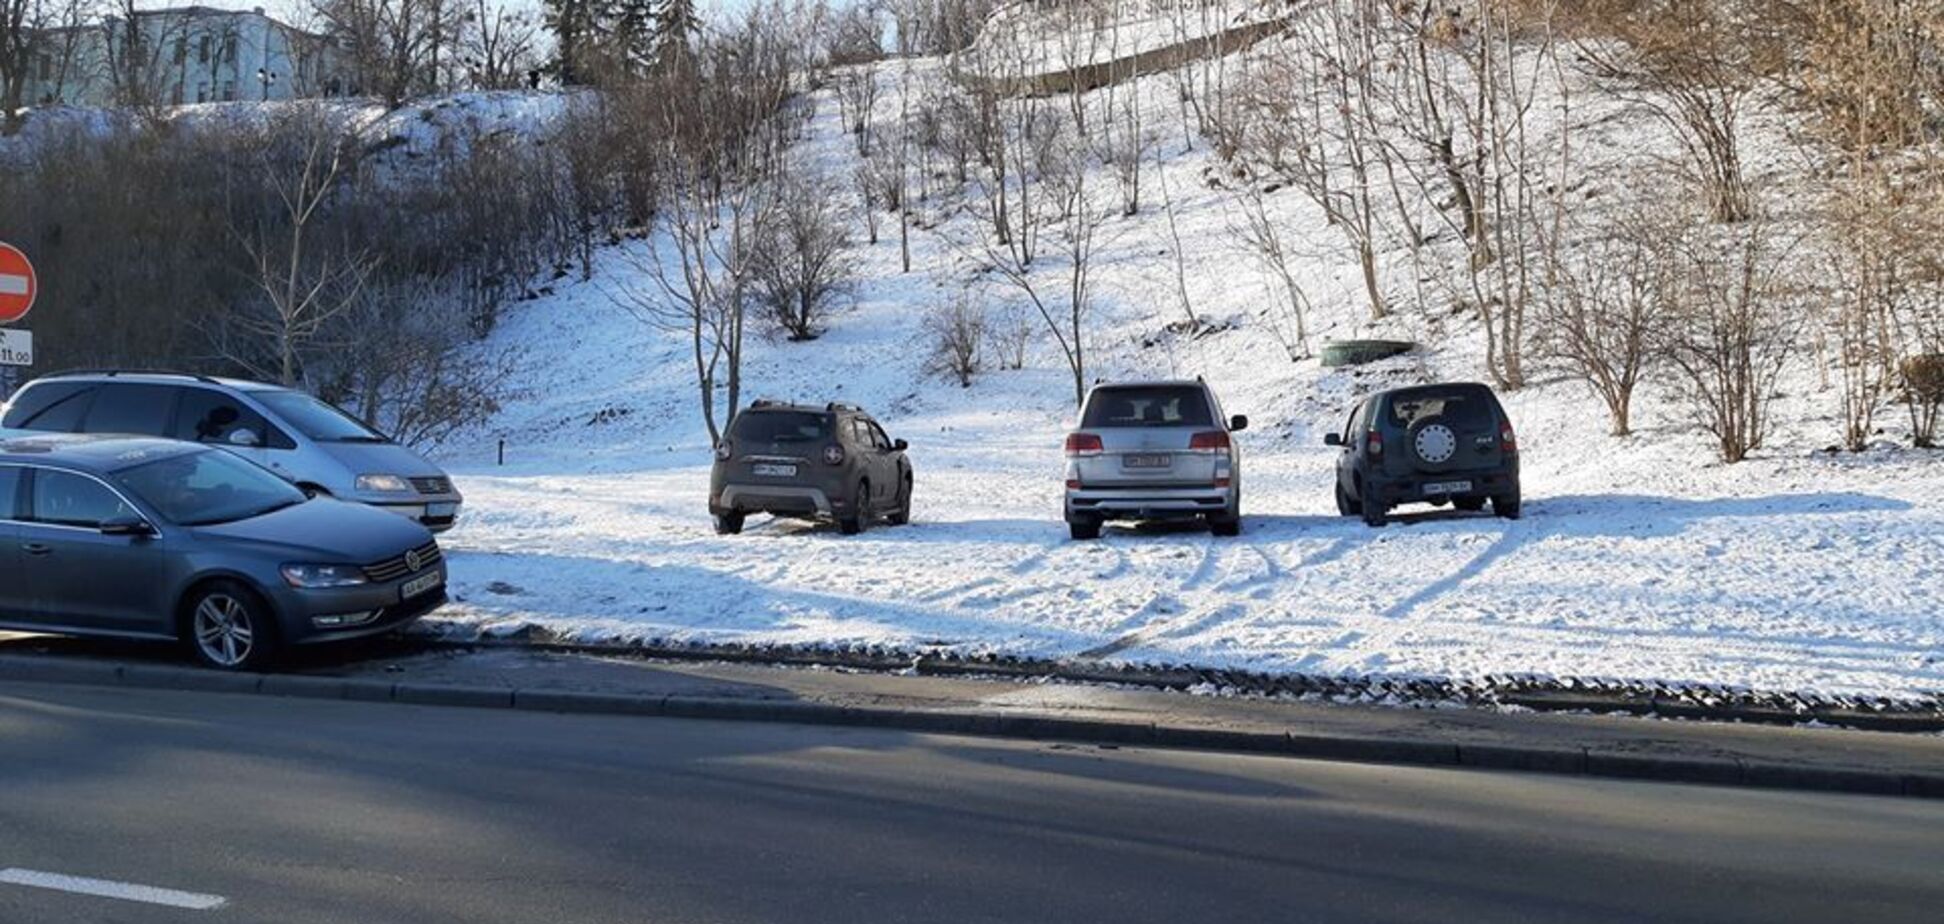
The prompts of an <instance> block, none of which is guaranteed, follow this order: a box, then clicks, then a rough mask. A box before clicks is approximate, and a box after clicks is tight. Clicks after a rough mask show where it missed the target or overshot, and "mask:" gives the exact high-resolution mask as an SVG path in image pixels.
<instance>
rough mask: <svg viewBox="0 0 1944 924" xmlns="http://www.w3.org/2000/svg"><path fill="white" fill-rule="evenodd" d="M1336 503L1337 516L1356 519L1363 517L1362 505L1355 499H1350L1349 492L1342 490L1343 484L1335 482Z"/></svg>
mask: <svg viewBox="0 0 1944 924" xmlns="http://www.w3.org/2000/svg"><path fill="white" fill-rule="evenodd" d="M1336 502H1337V515H1338V516H1346V517H1356V516H1362V515H1363V504H1361V503H1359V502H1358V501H1357V499H1356V498H1354V497H1351V496H1350V492H1348V491H1345V490H1344V489H1343V482H1341V481H1339V482H1337V486H1336Z"/></svg>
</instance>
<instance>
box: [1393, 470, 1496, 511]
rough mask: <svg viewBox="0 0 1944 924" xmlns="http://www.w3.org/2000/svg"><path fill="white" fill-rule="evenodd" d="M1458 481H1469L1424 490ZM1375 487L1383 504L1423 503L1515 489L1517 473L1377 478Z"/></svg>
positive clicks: (1444, 474) (1492, 471)
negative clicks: (1462, 486) (1458, 487)
mask: <svg viewBox="0 0 1944 924" xmlns="http://www.w3.org/2000/svg"><path fill="white" fill-rule="evenodd" d="M1461 481H1462V482H1470V483H1471V486H1470V487H1469V488H1466V489H1463V490H1429V491H1427V490H1426V488H1427V487H1434V486H1438V485H1451V484H1453V483H1456V482H1461ZM1375 487H1376V489H1377V490H1376V491H1375V492H1374V493H1375V494H1376V495H1377V497H1378V499H1380V500H1381V501H1382V502H1384V503H1386V504H1412V503H1424V502H1426V501H1436V500H1446V499H1449V498H1454V497H1498V496H1501V495H1506V494H1514V493H1517V492H1518V490H1519V473H1518V472H1517V471H1516V470H1513V471H1506V470H1504V469H1491V470H1488V471H1473V472H1442V473H1438V474H1433V475H1411V476H1408V477H1404V478H1397V479H1387V480H1385V481H1380V482H1378V483H1377V484H1376V485H1375Z"/></svg>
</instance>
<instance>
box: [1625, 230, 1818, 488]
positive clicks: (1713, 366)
mask: <svg viewBox="0 0 1944 924" xmlns="http://www.w3.org/2000/svg"><path fill="white" fill-rule="evenodd" d="M1669 233H1670V235H1678V239H1677V240H1676V242H1675V244H1674V245H1673V246H1674V258H1673V259H1674V264H1673V272H1674V273H1675V274H1676V275H1675V277H1674V279H1673V282H1672V284H1671V285H1670V286H1669V287H1668V289H1667V294H1668V300H1669V310H1670V318H1669V321H1668V325H1667V326H1666V328H1665V329H1664V330H1663V332H1662V335H1661V336H1660V337H1659V338H1657V339H1658V340H1659V345H1660V347H1661V348H1662V349H1663V350H1664V351H1665V352H1666V354H1667V356H1668V358H1669V360H1670V361H1672V362H1673V363H1674V365H1675V367H1676V368H1677V369H1679V370H1680V371H1681V373H1682V378H1683V380H1684V385H1685V388H1684V389H1683V393H1684V397H1685V398H1686V399H1687V401H1688V403H1689V404H1690V405H1691V406H1692V407H1693V409H1694V412H1695V417H1696V419H1697V420H1698V421H1699V422H1700V424H1701V426H1702V428H1703V429H1705V430H1706V431H1707V432H1708V433H1709V434H1711V435H1713V436H1714V437H1715V440H1716V443H1717V447H1718V449H1719V451H1720V455H1721V459H1722V461H1724V462H1730V463H1733V462H1740V461H1742V460H1743V459H1745V458H1747V457H1748V454H1749V453H1750V452H1752V451H1754V450H1756V449H1758V448H1760V447H1761V446H1762V442H1763V440H1764V438H1765V437H1766V436H1767V435H1768V424H1769V408H1770V405H1771V403H1772V402H1773V400H1774V398H1775V395H1776V389H1777V382H1778V379H1779V378H1780V377H1781V373H1782V369H1783V366H1784V365H1785V364H1786V363H1787V362H1788V360H1789V358H1790V357H1791V355H1792V354H1793V353H1794V351H1795V349H1796V348H1797V343H1798V337H1799V336H1800V334H1801V330H1802V317H1801V313H1800V311H1799V308H1798V306H1796V305H1794V304H1791V303H1790V298H1789V296H1790V292H1789V290H1788V288H1787V286H1786V284H1785V280H1784V278H1783V267H1784V266H1785V263H1786V259H1787V257H1788V250H1789V249H1790V248H1788V247H1786V246H1785V245H1784V244H1783V243H1782V242H1781V241H1779V240H1778V239H1777V236H1778V235H1777V232H1776V231H1775V230H1774V229H1773V228H1772V227H1770V226H1768V225H1767V224H1766V223H1763V222H1746V223H1744V225H1743V227H1741V228H1740V229H1738V230H1735V231H1731V232H1728V233H1727V234H1725V235H1721V234H1710V233H1707V231H1706V230H1705V229H1694V228H1690V229H1685V230H1684V231H1683V230H1681V229H1670V230H1669Z"/></svg>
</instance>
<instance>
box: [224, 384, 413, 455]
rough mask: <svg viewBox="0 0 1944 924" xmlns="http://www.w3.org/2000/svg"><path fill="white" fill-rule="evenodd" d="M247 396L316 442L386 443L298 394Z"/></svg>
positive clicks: (349, 419)
mask: <svg viewBox="0 0 1944 924" xmlns="http://www.w3.org/2000/svg"><path fill="white" fill-rule="evenodd" d="M251 397H253V398H255V399H257V400H258V401H261V402H263V403H264V404H267V405H269V406H270V409H271V410H273V411H275V412H277V416H279V417H282V418H283V419H284V422H285V423H288V424H290V425H291V426H292V427H294V428H296V430H297V432H299V433H302V434H304V435H305V436H307V437H310V438H311V439H314V440H316V441H318V442H320V443H388V442H391V441H390V440H388V439H386V438H385V437H384V435H383V434H380V433H379V432H378V431H376V430H373V429H371V428H370V427H367V426H365V425H364V424H362V423H359V422H358V419H357V418H355V417H352V416H351V415H349V414H346V413H345V412H343V411H340V410H338V409H337V408H335V407H332V406H331V405H329V404H327V403H325V402H323V401H320V400H318V399H316V398H313V397H311V396H310V395H307V394H304V393H303V392H301V391H264V392H257V393H255V394H253V395H251Z"/></svg>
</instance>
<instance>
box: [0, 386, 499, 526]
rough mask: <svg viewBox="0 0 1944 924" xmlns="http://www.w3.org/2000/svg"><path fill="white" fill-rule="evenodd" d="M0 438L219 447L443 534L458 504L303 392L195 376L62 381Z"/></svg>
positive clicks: (16, 405) (27, 390)
mask: <svg viewBox="0 0 1944 924" xmlns="http://www.w3.org/2000/svg"><path fill="white" fill-rule="evenodd" d="M0 428H5V429H11V430H39V431H45V432H55V433H113V434H126V435H131V436H161V437H173V438H175V439H179V440H186V441H188V442H192V443H206V444H210V445H214V446H220V447H222V448H224V449H227V450H229V451H230V452H232V453H235V454H236V455H239V456H242V457H243V458H245V459H248V460H250V461H252V462H255V463H257V464H258V465H261V466H263V467H264V468H267V469H269V470H271V471H273V472H276V473H277V474H279V475H282V476H283V477H284V478H285V479H287V480H289V481H290V483H291V484H294V485H296V486H297V487H299V488H302V489H303V491H304V493H306V494H309V495H310V496H312V497H334V498H337V499H339V500H346V501H352V502H355V503H360V504H367V505H369V506H372V507H377V508H378V509H380V510H385V511H388V512H391V513H396V514H399V515H401V516H405V517H409V518H411V519H413V520H417V521H418V522H419V524H420V525H422V526H424V527H425V528H427V529H429V530H432V531H433V532H435V533H437V532H444V531H446V530H448V529H451V528H452V526H453V524H454V523H455V522H457V521H458V519H459V505H460V503H461V502H462V501H463V500H464V498H462V497H460V496H459V492H458V490H457V489H455V488H453V486H452V479H450V478H448V477H446V473H445V472H443V471H440V470H439V467H438V466H436V465H433V464H432V463H431V462H428V461H426V460H425V459H424V458H423V457H422V456H420V455H419V454H418V453H415V452H413V451H412V450H410V449H407V448H405V447H403V446H400V445H398V444H397V443H394V442H392V441H391V440H390V439H388V438H386V437H385V436H384V435H383V434H381V433H379V432H377V431H376V430H373V429H371V428H370V427H367V426H365V425H364V424H362V423H360V422H358V420H357V419H356V418H354V417H352V416H351V415H349V414H346V413H345V412H343V411H340V410H338V409H337V408H335V407H332V406H331V405H329V404H326V403H325V402H323V401H320V400H318V399H317V398H314V397H312V396H310V395H308V394H305V393H304V392H301V391H295V390H293V389H289V388H283V387H280V386H276V385H266V384H263V383H261V382H247V381H242V380H238V379H217V378H210V377H209V376H201V375H179V374H175V373H150V372H123V371H98V372H63V373H58V374H55V375H48V376H43V377H41V378H38V379H35V380H34V381H32V382H28V383H27V384H26V385H25V386H22V387H21V389H20V390H19V391H17V392H15V393H14V396H13V400H12V401H10V402H8V404H7V405H6V408H5V415H4V416H0Z"/></svg>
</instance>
